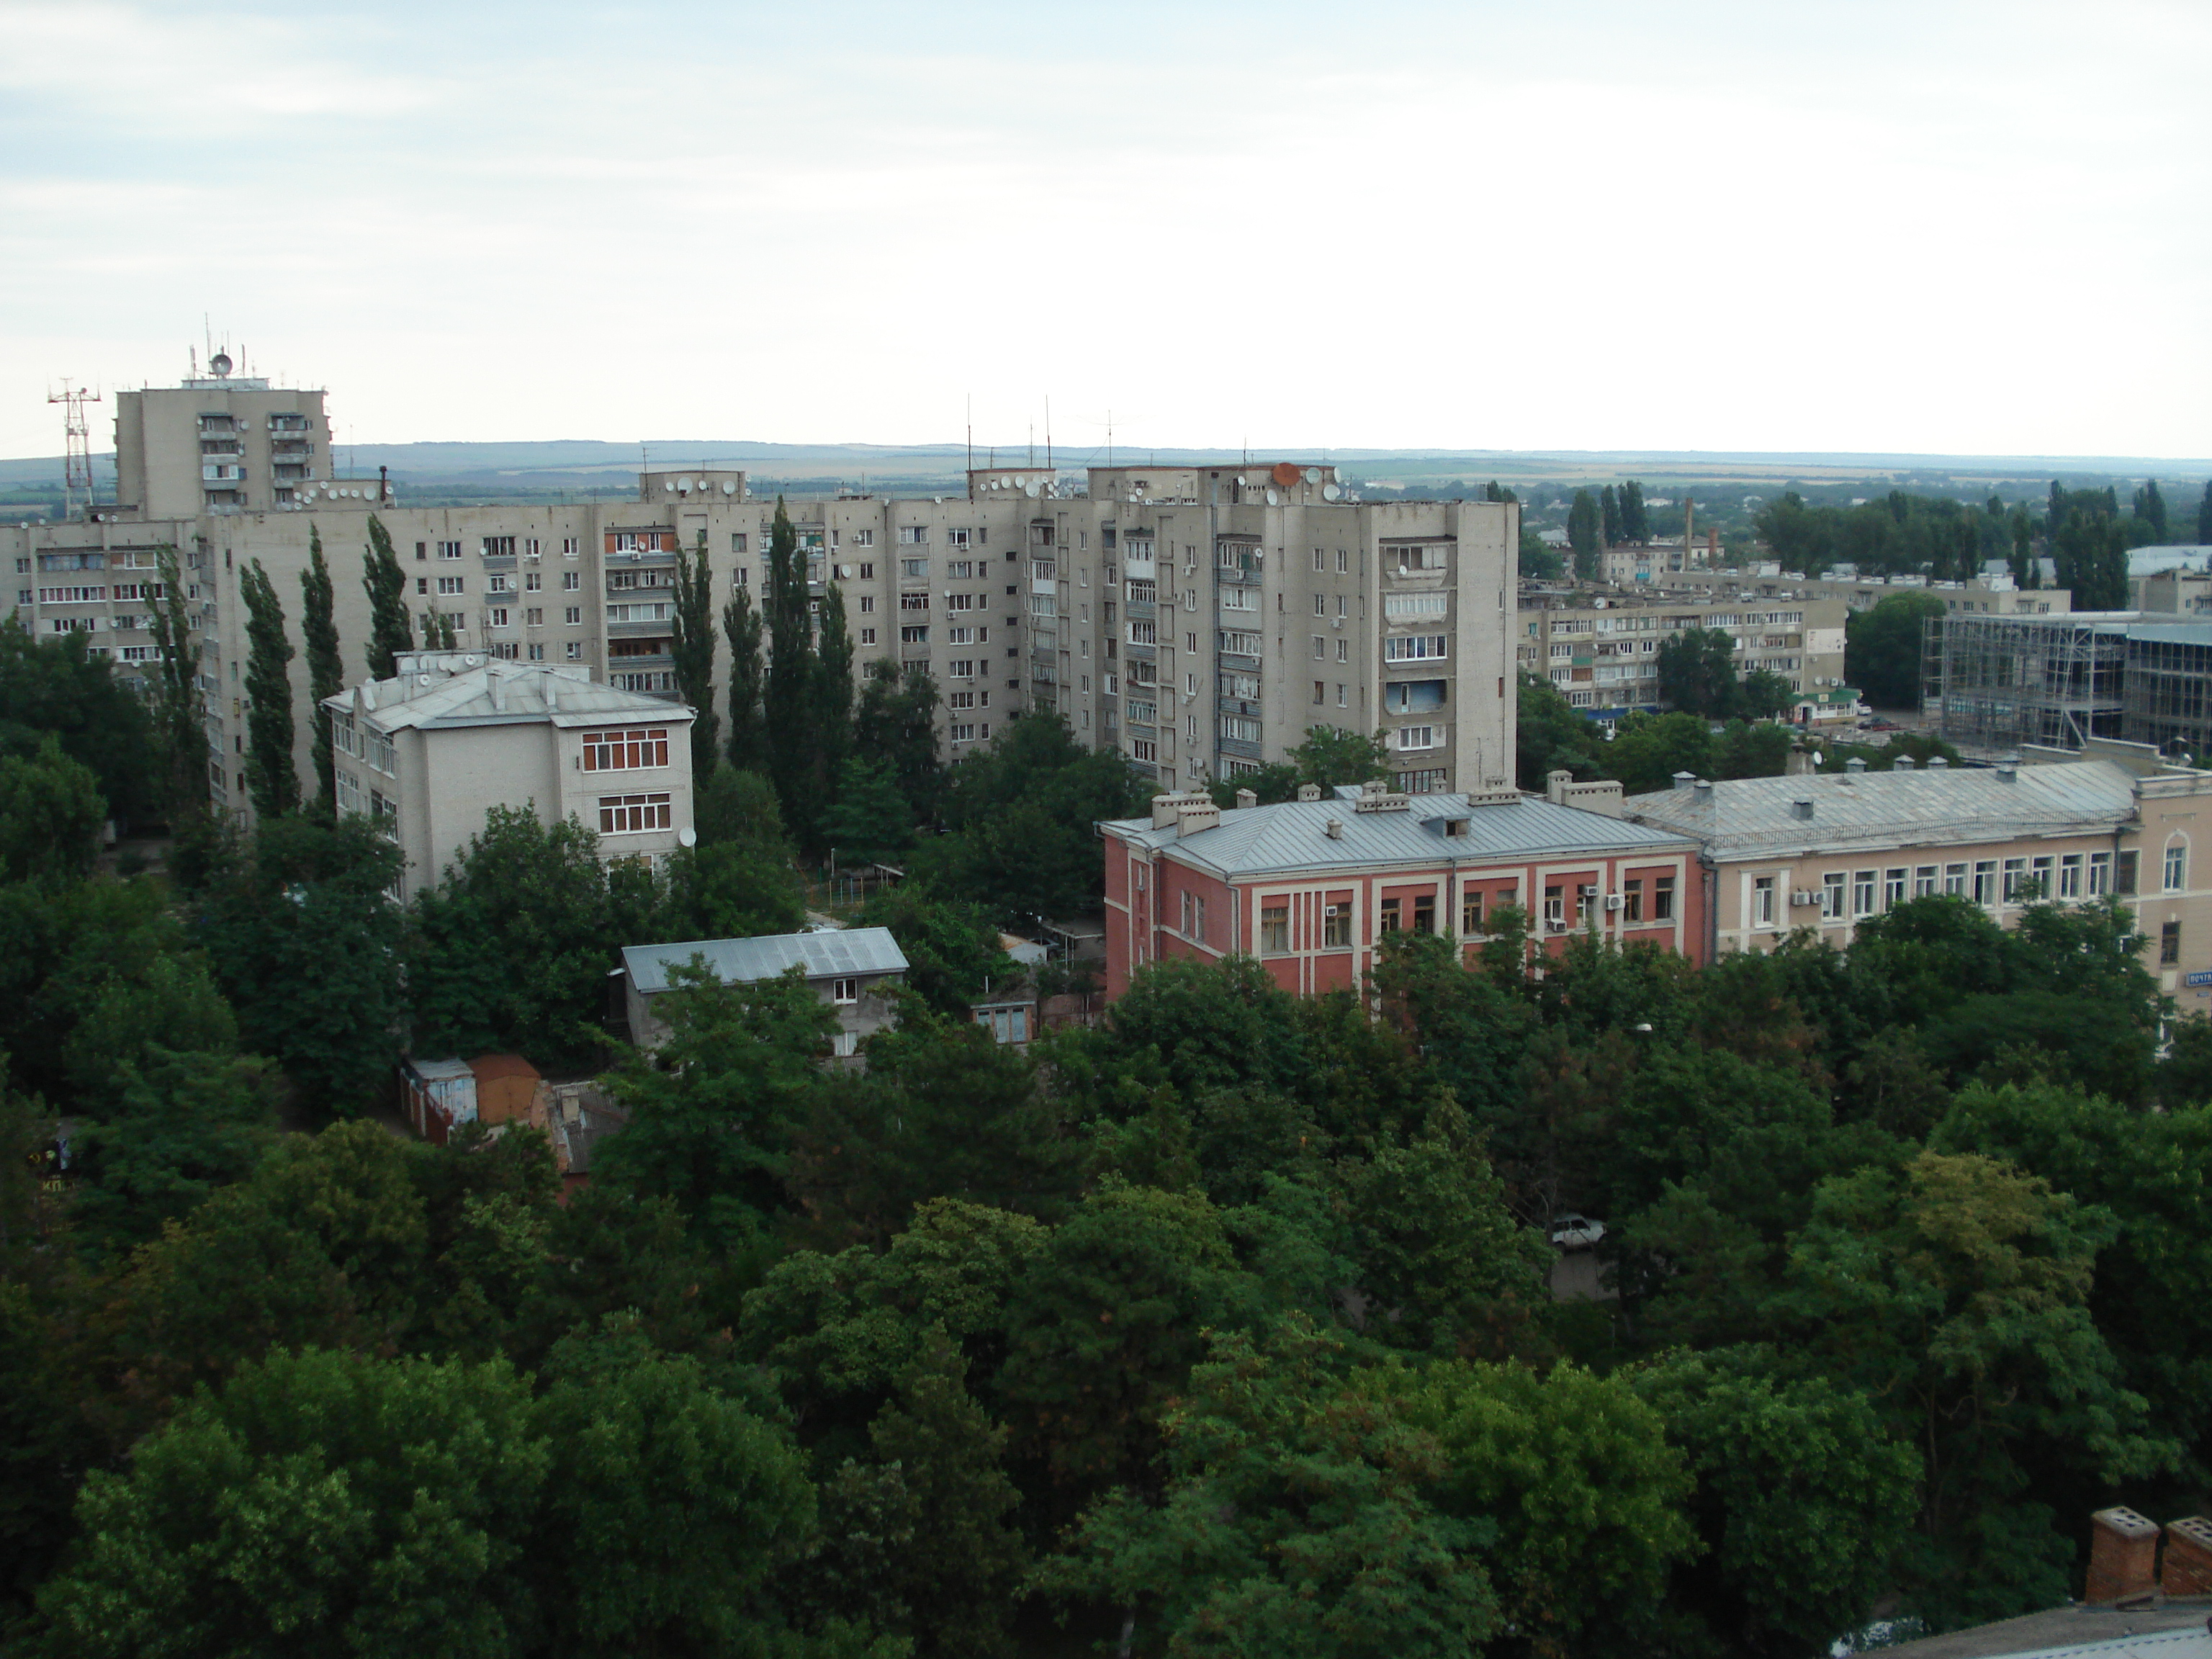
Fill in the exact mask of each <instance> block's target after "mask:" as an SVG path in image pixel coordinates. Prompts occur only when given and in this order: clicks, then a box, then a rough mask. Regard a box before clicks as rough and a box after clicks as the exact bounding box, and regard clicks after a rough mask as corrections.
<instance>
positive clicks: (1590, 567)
mask: <svg viewBox="0 0 2212 1659" xmlns="http://www.w3.org/2000/svg"><path fill="white" fill-rule="evenodd" d="M1597 532H1598V512H1597V502H1596V501H1595V500H1594V499H1593V498H1592V497H1591V495H1590V493H1589V490H1587V489H1577V491H1575V504H1574V505H1573V506H1572V507H1570V508H1569V509H1568V510H1567V543H1568V544H1569V545H1570V546H1571V547H1572V548H1573V549H1574V550H1575V574H1577V576H1585V577H1587V576H1595V575H1596V574H1597Z"/></svg>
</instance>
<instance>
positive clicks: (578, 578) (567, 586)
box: [561, 570, 584, 593]
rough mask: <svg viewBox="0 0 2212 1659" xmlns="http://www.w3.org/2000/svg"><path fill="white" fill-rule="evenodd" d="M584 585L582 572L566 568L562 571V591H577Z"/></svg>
mask: <svg viewBox="0 0 2212 1659" xmlns="http://www.w3.org/2000/svg"><path fill="white" fill-rule="evenodd" d="M582 586H584V577H583V573H582V572H580V571H576V570H564V571H562V573H561V591H562V592H563V593H574V592H578V591H579V590H580V589H581V588H582Z"/></svg>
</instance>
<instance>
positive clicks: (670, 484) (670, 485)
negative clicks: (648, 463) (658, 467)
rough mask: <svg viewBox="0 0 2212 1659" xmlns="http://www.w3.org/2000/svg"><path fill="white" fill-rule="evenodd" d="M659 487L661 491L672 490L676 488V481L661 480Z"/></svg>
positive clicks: (670, 479) (669, 479) (671, 479)
mask: <svg viewBox="0 0 2212 1659" xmlns="http://www.w3.org/2000/svg"><path fill="white" fill-rule="evenodd" d="M660 487H661V488H662V489H675V488H676V480H675V479H673V478H663V479H662V480H661V481H660Z"/></svg>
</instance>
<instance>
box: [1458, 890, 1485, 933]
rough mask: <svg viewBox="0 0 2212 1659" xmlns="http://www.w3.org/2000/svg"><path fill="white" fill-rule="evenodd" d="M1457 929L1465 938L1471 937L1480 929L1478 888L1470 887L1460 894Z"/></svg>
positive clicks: (1480, 896)
mask: <svg viewBox="0 0 2212 1659" xmlns="http://www.w3.org/2000/svg"><path fill="white" fill-rule="evenodd" d="M1459 931H1460V933H1461V936H1462V938H1466V939H1473V938H1474V936H1475V935H1476V934H1478V933H1480V932H1481V931H1482V894H1481V892H1480V890H1479V889H1470V890H1468V891H1467V892H1466V893H1464V894H1462V895H1461V896H1460V902H1459Z"/></svg>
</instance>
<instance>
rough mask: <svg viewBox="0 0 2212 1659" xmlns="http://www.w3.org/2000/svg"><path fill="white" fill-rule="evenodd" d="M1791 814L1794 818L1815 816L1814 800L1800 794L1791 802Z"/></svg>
mask: <svg viewBox="0 0 2212 1659" xmlns="http://www.w3.org/2000/svg"><path fill="white" fill-rule="evenodd" d="M1812 816H1813V803H1812V800H1811V799H1809V798H1808V797H1807V796H1803V795H1800V796H1799V797H1798V798H1797V799H1796V800H1793V801H1791V802H1790V817H1793V818H1809V817H1812Z"/></svg>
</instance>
